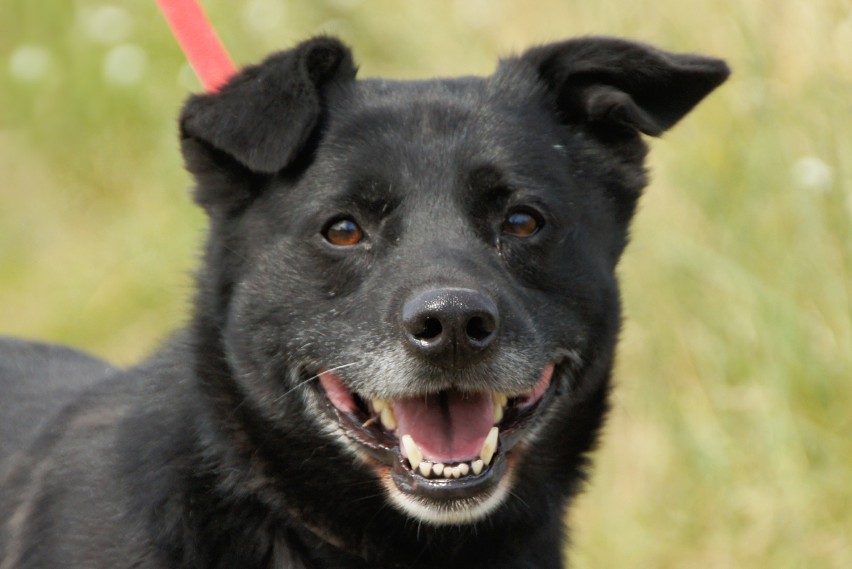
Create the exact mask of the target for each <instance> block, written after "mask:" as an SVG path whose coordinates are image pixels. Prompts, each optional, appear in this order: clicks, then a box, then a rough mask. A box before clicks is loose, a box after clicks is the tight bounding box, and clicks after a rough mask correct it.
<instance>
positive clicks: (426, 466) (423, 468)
mask: <svg viewBox="0 0 852 569" xmlns="http://www.w3.org/2000/svg"><path fill="white" fill-rule="evenodd" d="M432 466H433V464H432V463H431V462H426V461H423V462H421V463H420V466H419V467H418V469H419V470H420V474H421V475H422V476H423V477H424V478H429V475H430V474H432Z"/></svg>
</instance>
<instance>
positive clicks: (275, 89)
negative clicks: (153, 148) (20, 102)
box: [180, 37, 356, 209]
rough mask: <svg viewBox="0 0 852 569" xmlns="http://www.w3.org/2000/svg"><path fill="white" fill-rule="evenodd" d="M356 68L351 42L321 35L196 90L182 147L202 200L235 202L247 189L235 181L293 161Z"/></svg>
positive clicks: (184, 115) (187, 108) (184, 120)
mask: <svg viewBox="0 0 852 569" xmlns="http://www.w3.org/2000/svg"><path fill="white" fill-rule="evenodd" d="M355 73H356V69H355V64H354V63H353V61H352V54H351V52H350V51H349V49H348V48H347V47H346V46H345V45H343V44H342V43H341V42H339V41H338V40H336V39H334V38H329V37H319V38H314V39H311V40H308V41H306V42H303V43H301V44H299V45H298V46H296V47H295V48H293V49H290V50H288V51H284V52H280V53H277V54H275V55H272V56H270V57H268V58H267V59H266V60H265V61H264V62H263V63H261V64H260V65H254V66H250V67H246V68H244V69H243V70H242V71H241V72H240V73H238V74H237V75H235V76H234V77H233V78H232V79H231V80H230V81H228V82H227V83H226V84H225V85H224V86H223V87H222V88H221V89H220V90H219V91H217V92H215V93H206V94H202V95H194V96H192V97H190V98H189V100H188V101H187V102H186V104H185V105H184V107H183V111H182V112H181V116H180V134H181V149H182V151H183V155H184V160H185V161H186V165H187V168H188V169H189V171H190V172H191V173H192V174H193V175H195V177H196V179H197V182H198V186H199V193H198V196H197V198H198V200H199V202H201V203H202V205H205V206H206V207H208V209H209V206H210V205H212V204H214V203H216V202H217V201H219V200H220V199H226V200H227V201H229V202H232V203H233V202H234V201H235V200H239V199H240V197H239V195H237V194H240V193H241V191H242V192H245V189H244V188H242V189H241V188H239V187H235V186H239V182H240V181H241V180H242V181H243V182H244V181H245V180H243V179H244V178H250V177H252V175H254V177H258V175H260V176H263V175H269V174H274V173H276V172H278V171H281V170H283V169H284V168H286V167H287V166H289V165H290V164H292V163H293V162H294V161H295V160H296V159H297V158H298V157H299V155H300V152H302V151H303V150H305V145H306V143H307V142H308V140H309V139H310V137H311V136H312V135H313V134H314V131H315V129H316V126H317V124H318V123H319V121H320V118H321V116H322V113H323V99H324V91H325V89H326V88H327V86H328V85H330V84H331V83H334V82H346V81H351V80H352V79H353V78H354V77H355ZM229 192H230V195H224V194H227V193H229ZM205 194H209V195H205Z"/></svg>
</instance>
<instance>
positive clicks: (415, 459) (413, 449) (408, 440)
mask: <svg viewBox="0 0 852 569" xmlns="http://www.w3.org/2000/svg"><path fill="white" fill-rule="evenodd" d="M402 446H403V447H404V448H405V454H407V455H408V462H409V463H410V464H411V469H412V470H415V469H416V468H417V467H418V466H420V463H421V462H423V453H422V452H420V447H418V446H417V443H415V442H414V438H413V437H412V436H411V435H403V436H402Z"/></svg>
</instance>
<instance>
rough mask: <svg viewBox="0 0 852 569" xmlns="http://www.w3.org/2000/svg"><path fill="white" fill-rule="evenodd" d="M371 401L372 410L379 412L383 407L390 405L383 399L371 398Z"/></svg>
mask: <svg viewBox="0 0 852 569" xmlns="http://www.w3.org/2000/svg"><path fill="white" fill-rule="evenodd" d="M372 403H373V411H375V412H376V413H381V412H382V411H384V410H385V409H387V408H388V407H390V405H389V404H388V402H387V401H385V400H384V399H373V401H372Z"/></svg>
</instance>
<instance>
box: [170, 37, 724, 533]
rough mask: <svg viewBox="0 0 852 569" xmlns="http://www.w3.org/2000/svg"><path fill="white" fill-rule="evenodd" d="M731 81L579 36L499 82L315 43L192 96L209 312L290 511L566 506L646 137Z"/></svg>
mask: <svg viewBox="0 0 852 569" xmlns="http://www.w3.org/2000/svg"><path fill="white" fill-rule="evenodd" d="M727 73H728V71H727V68H726V66H725V65H724V63H722V62H721V61H719V60H716V59H710V58H705V57H701V56H696V55H676V54H670V53H665V52H662V51H659V50H656V49H653V48H651V47H648V46H645V45H640V44H635V43H631V42H627V41H623V40H617V39H608V38H587V39H579V40H572V41H567V42H564V43H558V44H552V45H546V46H543V47H538V48H535V49H532V50H530V51H527V52H526V53H524V54H522V55H521V56H520V57H513V58H509V59H506V60H504V61H502V62H501V64H500V65H499V67H498V69H497V70H496V72H495V73H494V74H493V75H492V76H490V77H486V78H479V77H465V78H457V79H436V80H430V81H413V82H396V81H386V80H378V79H372V80H358V81H356V80H355V74H356V68H355V65H354V63H353V60H352V57H351V55H350V52H349V51H348V49H347V48H346V47H345V46H343V45H342V44H340V43H339V42H338V41H336V40H334V39H330V38H318V39H313V40H310V41H307V42H305V43H303V44H301V45H299V46H297V47H296V48H294V49H292V50H290V51H286V52H283V53H279V54H277V55H274V56H272V57H270V58H269V59H267V60H266V61H265V62H263V63H262V64H260V65H258V66H255V67H249V68H246V69H245V70H243V71H242V72H241V73H240V74H239V75H238V76H236V77H235V78H234V79H232V80H231V81H230V82H229V83H228V84H226V85H225V86H224V87H223V88H222V89H221V91H219V92H217V93H213V94H205V95H199V96H194V97H192V98H191V99H190V100H189V102H188V103H187V105H186V106H185V108H184V110H183V114H182V117H181V134H182V144H183V151H184V155H185V158H186V161H187V165H188V168H189V169H190V171H191V172H192V173H193V174H194V176H195V177H196V180H197V193H196V196H197V200H198V201H199V203H200V204H201V205H202V206H203V207H204V208H205V209H206V210H207V212H208V213H209V215H210V217H211V223H212V231H211V241H210V245H209V250H208V256H207V258H208V262H207V267H206V269H205V271H204V274H203V276H202V293H201V301H200V308H199V311H200V312H201V313H202V317H203V318H202V319H203V320H204V322H206V323H207V331H208V335H211V336H213V337H215V340H216V342H217V343H218V345H219V346H220V348H221V350H222V353H223V354H224V355H225V357H226V364H225V365H226V367H227V370H228V372H227V374H226V375H227V378H228V379H227V380H226V381H227V382H229V386H228V388H229V389H230V390H231V391H232V393H236V394H238V396H237V397H236V398H235V399H234V400H235V401H236V400H239V401H240V409H239V412H237V411H235V412H234V413H233V414H232V417H242V418H241V419H239V421H241V423H240V429H241V432H243V433H244V434H246V436H247V438H248V440H250V441H251V442H250V443H249V444H248V447H247V448H250V449H251V451H246V452H247V454H248V453H253V454H252V456H255V455H257V454H259V455H261V456H263V457H264V462H263V464H264V466H263V468H264V469H265V475H266V476H267V477H268V478H270V479H273V480H277V481H278V482H275V484H277V485H278V486H279V487H280V489H281V491H282V492H285V493H287V492H289V493H290V498H289V502H288V503H289V504H291V506H292V507H293V508H294V509H295V510H296V511H298V512H299V513H301V514H304V515H308V514H306V513H305V512H308V511H310V512H313V513H312V514H310V515H313V516H315V517H317V518H318V519H320V520H322V519H323V514H318V513H316V512H321V511H328V512H330V511H331V509H332V508H333V509H335V510H337V511H346V512H348V513H349V515H351V516H352V517H353V518H352V519H355V520H360V521H361V522H363V523H365V524H366V523H371V520H373V519H374V518H375V516H391V517H393V516H399V513H398V512H400V511H401V512H404V513H405V514H407V515H408V516H409V517H412V518H415V519H417V520H420V521H424V522H427V523H432V524H436V525H441V524H466V523H473V522H475V521H477V520H480V519H482V518H484V517H487V516H489V515H490V516H497V515H499V513H498V512H499V511H500V510H501V508H502V509H504V510H511V509H515V510H518V511H521V512H526V511H527V510H533V511H532V512H527V513H525V514H523V515H522V516H521V518H522V519H536V518H537V517H539V516H540V515H541V514H540V512H541V511H543V510H547V511H554V512H557V511H559V510H560V509H561V506H562V505H563V504H564V501H565V499H566V498H567V496H568V495H569V494H570V493H571V492H572V491H573V488H572V483H573V482H575V481H576V480H577V479H578V477H579V469H580V468H581V466H582V455H583V453H585V452H586V451H587V450H588V449H589V448H591V446H593V444H594V439H595V433H596V432H597V429H598V427H599V424H600V422H601V419H602V416H603V413H604V411H605V408H606V391H607V384H608V378H609V373H610V369H611V365H612V358H613V351H614V345H615V341H616V337H617V334H618V329H619V320H620V309H619V295H618V289H617V283H616V277H615V272H614V271H615V267H616V264H617V262H618V259H619V256H620V255H621V252H622V250H623V249H624V246H625V243H626V239H627V230H628V224H629V221H630V218H631V217H632V215H633V211H634V208H635V205H636V201H637V198H638V197H639V195H640V193H641V190H642V187H643V186H644V185H645V181H646V176H645V171H644V167H643V161H644V157H645V151H646V147H645V144H644V143H643V141H642V138H641V135H642V134H643V133H644V134H648V135H659V134H661V133H662V132H664V131H665V130H666V129H668V128H669V127H671V126H672V125H674V124H675V123H676V122H677V121H678V120H679V119H680V118H681V117H682V116H683V115H684V114H686V113H687V112H688V111H689V110H690V109H692V107H693V106H694V105H695V104H697V103H698V102H699V101H700V100H701V99H702V98H703V97H704V96H705V95H706V94H707V93H709V92H710V91H711V90H712V89H714V88H715V87H716V86H717V85H719V84H720V83H721V82H722V81H723V80H724V79H725V77H726V76H727ZM381 488H383V490H381ZM386 500H389V502H390V503H392V504H393V505H394V507H395V509H394V508H386V509H384V510H382V505H383V504H384V503H385V501H386ZM317 502H321V504H319V505H317ZM323 508H326V510H323ZM364 510H367V511H368V512H369V514H368V515H362V514H359V513H358V512H363V511H364ZM394 512H397V513H394ZM310 515H309V517H310ZM359 516H360V517H359ZM326 517H333V516H332V514H328V515H327V516H326ZM317 523H320V524H321V525H323V526H324V527H328V526H327V523H326V521H321V522H317Z"/></svg>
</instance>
